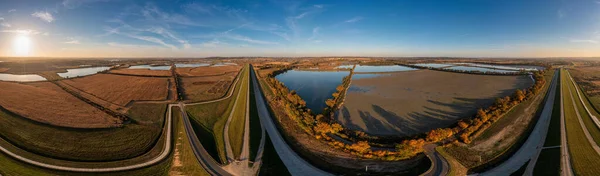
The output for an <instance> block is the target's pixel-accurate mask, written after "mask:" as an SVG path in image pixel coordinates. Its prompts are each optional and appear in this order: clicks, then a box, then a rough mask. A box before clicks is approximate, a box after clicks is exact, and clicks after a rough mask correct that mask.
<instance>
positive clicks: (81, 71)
mask: <svg viewBox="0 0 600 176" xmlns="http://www.w3.org/2000/svg"><path fill="white" fill-rule="evenodd" d="M109 69H110V67H89V68H74V69H67V72H65V73H58V76H60V77H62V78H74V77H80V76H88V75H93V74H96V73H98V72H101V71H105V70H109Z"/></svg>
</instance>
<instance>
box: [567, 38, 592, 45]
mask: <svg viewBox="0 0 600 176" xmlns="http://www.w3.org/2000/svg"><path fill="white" fill-rule="evenodd" d="M569 42H571V43H591V44H598V41H597V40H589V39H588V40H581V39H570V40H569Z"/></svg>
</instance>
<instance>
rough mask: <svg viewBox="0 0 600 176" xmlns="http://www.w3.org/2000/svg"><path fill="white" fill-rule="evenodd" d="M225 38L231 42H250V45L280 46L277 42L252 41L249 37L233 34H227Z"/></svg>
mask: <svg viewBox="0 0 600 176" xmlns="http://www.w3.org/2000/svg"><path fill="white" fill-rule="evenodd" d="M224 37H225V38H227V39H231V40H237V41H243V42H248V43H253V44H261V45H277V44H279V43H277V42H271V41H264V40H256V39H252V38H250V37H247V36H243V35H239V34H233V33H227V34H225V35H224Z"/></svg>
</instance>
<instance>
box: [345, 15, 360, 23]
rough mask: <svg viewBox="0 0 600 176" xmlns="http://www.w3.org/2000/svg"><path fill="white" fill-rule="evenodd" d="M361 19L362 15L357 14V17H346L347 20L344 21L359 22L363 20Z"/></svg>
mask: <svg viewBox="0 0 600 176" xmlns="http://www.w3.org/2000/svg"><path fill="white" fill-rule="evenodd" d="M363 19H364V18H363V17H361V16H357V17H354V18H352V19H348V20H346V21H344V22H345V23H356V22H359V21H360V20H363Z"/></svg>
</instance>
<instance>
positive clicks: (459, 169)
mask: <svg viewBox="0 0 600 176" xmlns="http://www.w3.org/2000/svg"><path fill="white" fill-rule="evenodd" d="M435 150H436V151H437V152H438V153H440V155H442V157H444V159H446V161H448V164H449V166H448V167H449V169H450V171H448V176H459V175H466V174H467V168H465V166H463V165H462V164H460V162H458V161H457V160H456V159H454V157H452V156H451V155H450V154H448V153H447V152H446V151H445V150H444V148H443V147H436V148H435Z"/></svg>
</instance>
